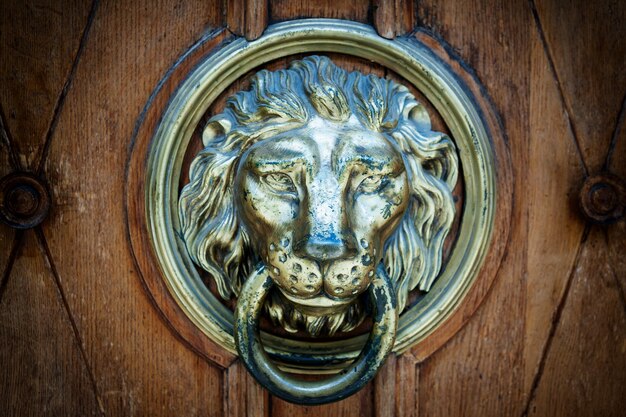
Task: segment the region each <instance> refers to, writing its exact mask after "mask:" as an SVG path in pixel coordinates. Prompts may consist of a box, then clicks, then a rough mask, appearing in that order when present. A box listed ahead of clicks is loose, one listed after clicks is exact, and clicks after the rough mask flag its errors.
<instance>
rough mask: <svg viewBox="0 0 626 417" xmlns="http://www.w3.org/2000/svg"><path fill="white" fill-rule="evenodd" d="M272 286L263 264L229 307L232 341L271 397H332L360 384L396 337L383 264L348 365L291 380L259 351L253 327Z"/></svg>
mask: <svg viewBox="0 0 626 417" xmlns="http://www.w3.org/2000/svg"><path fill="white" fill-rule="evenodd" d="M273 285H274V281H273V280H272V279H271V278H270V276H269V275H268V273H267V271H266V269H265V267H264V266H263V267H260V268H259V269H257V270H256V271H255V272H254V273H253V274H252V275H251V276H250V277H249V278H248V279H247V280H246V282H245V283H244V285H243V288H242V290H241V293H240V295H239V299H238V301H237V308H236V310H235V344H236V345H237V350H238V352H239V357H240V358H241V360H242V361H243V363H244V365H245V366H246V368H247V369H248V371H249V372H250V373H251V374H252V376H253V377H254V378H255V379H256V380H257V382H259V384H261V385H262V386H264V387H265V388H267V389H268V390H269V391H270V392H271V393H272V394H273V395H276V396H278V397H280V398H282V399H284V400H286V401H289V402H292V403H297V404H304V405H316V404H325V403H329V402H333V401H338V400H341V399H343V398H346V397H348V396H350V395H352V394H354V393H355V392H357V391H358V390H360V389H361V388H363V386H364V385H365V384H367V383H368V382H369V381H370V380H371V379H372V378H373V377H374V375H376V372H377V371H378V368H380V366H381V365H382V364H383V363H384V362H385V359H386V358H387V355H388V354H389V352H391V349H392V348H393V344H394V341H395V338H396V330H397V326H398V309H397V306H396V296H395V291H394V289H393V285H392V284H391V280H390V279H389V276H388V275H387V271H385V268H384V266H383V265H382V264H380V265H379V266H378V268H377V270H376V274H375V276H374V277H372V281H371V283H370V286H369V288H368V291H369V295H370V297H369V298H370V301H371V303H372V307H373V313H374V317H373V322H374V324H373V326H372V331H371V333H370V335H369V338H368V340H367V343H366V344H365V347H364V348H363V350H362V351H361V354H360V355H359V357H358V358H357V359H356V360H355V361H354V362H353V363H352V364H351V365H350V366H348V367H347V368H345V369H344V370H342V371H340V372H339V373H338V374H336V375H333V376H332V377H330V378H327V379H324V380H321V381H302V380H298V379H295V378H293V377H291V376H289V375H288V374H286V373H284V372H282V371H281V370H280V369H278V367H277V366H276V365H275V364H273V363H272V362H271V360H270V358H269V357H268V355H267V353H265V350H264V349H263V344H262V342H261V337H260V334H259V330H258V324H259V315H260V313H261V310H262V307H263V302H264V300H265V297H266V296H267V295H268V293H269V291H270V289H271V288H272V286H273Z"/></svg>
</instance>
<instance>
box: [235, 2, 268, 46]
mask: <svg viewBox="0 0 626 417" xmlns="http://www.w3.org/2000/svg"><path fill="white" fill-rule="evenodd" d="M225 7H226V27H227V28H228V30H230V31H231V32H232V33H233V34H235V35H237V36H244V37H245V38H246V39H248V40H250V41H251V40H255V39H256V38H258V37H259V36H261V34H262V33H263V31H264V30H265V28H266V27H267V23H268V21H269V11H268V1H267V0H229V1H227V2H226V6H225Z"/></svg>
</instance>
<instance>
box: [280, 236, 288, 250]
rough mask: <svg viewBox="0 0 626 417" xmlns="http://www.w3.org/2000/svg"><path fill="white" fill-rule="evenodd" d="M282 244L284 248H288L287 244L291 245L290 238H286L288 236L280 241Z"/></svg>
mask: <svg viewBox="0 0 626 417" xmlns="http://www.w3.org/2000/svg"><path fill="white" fill-rule="evenodd" d="M280 245H281V246H282V247H283V248H286V247H287V246H289V239H288V238H286V237H284V238H283V239H282V240H281V241H280Z"/></svg>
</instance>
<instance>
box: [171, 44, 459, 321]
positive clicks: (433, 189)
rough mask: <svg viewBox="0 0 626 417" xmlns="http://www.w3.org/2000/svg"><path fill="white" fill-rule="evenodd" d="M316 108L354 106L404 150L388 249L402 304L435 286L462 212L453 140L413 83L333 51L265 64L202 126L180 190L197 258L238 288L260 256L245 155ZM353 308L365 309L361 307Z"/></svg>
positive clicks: (223, 287)
mask: <svg viewBox="0 0 626 417" xmlns="http://www.w3.org/2000/svg"><path fill="white" fill-rule="evenodd" d="M315 116H319V117H322V118H324V119H327V120H330V121H334V122H339V123H341V122H345V121H347V120H348V118H350V117H352V116H355V117H356V118H357V119H358V121H359V122H360V123H361V125H362V126H363V128H364V129H368V130H371V131H374V132H379V133H381V134H383V135H384V136H385V137H386V138H387V140H389V142H391V143H392V144H394V145H395V146H396V147H397V149H398V150H399V151H400V152H401V154H402V157H403V160H404V164H405V167H406V170H407V173H408V180H409V186H410V196H411V198H410V202H409V205H408V207H407V209H406V211H405V213H404V217H403V219H402V221H401V223H400V224H399V225H398V227H397V229H396V231H395V232H394V233H393V235H392V236H391V237H390V238H389V239H388V240H387V241H386V242H385V246H384V250H383V257H382V259H381V261H382V262H383V263H384V265H385V267H386V269H387V272H388V274H389V276H390V278H391V280H392V282H393V283H394V285H395V290H396V294H397V297H398V307H399V311H402V310H403V309H404V307H405V306H406V302H407V297H408V294H409V292H410V291H411V290H413V289H415V288H419V289H420V290H422V291H428V290H429V289H430V288H431V286H432V284H433V282H434V281H435V278H436V277H437V275H438V273H439V270H440V268H441V262H442V248H443V243H444V240H445V238H446V236H447V235H448V232H449V231H450V227H451V225H452V222H453V220H454V213H455V208H454V201H453V197H452V189H453V188H454V186H455V184H456V181H457V173H458V166H457V165H458V162H457V156H456V151H455V146H454V144H453V143H452V141H451V140H450V138H449V137H448V136H446V135H445V134H443V133H439V132H434V131H432V130H431V124H430V118H429V116H428V113H427V111H426V108H425V107H424V106H423V105H422V104H420V103H419V102H418V101H417V100H416V99H415V98H414V97H413V95H412V94H411V93H410V92H409V91H408V89H407V88H406V87H404V86H402V85H399V84H397V83H395V82H393V81H391V80H387V79H382V78H379V77H376V76H374V75H364V74H361V73H358V72H347V71H346V70H344V69H342V68H339V67H337V66H336V65H335V64H333V63H332V62H331V61H330V59H329V58H327V57H322V56H310V57H307V58H304V59H302V60H300V61H294V62H293V63H292V64H291V66H290V67H289V68H288V69H283V70H278V71H273V72H270V71H266V70H263V71H260V72H258V73H257V74H256V75H255V76H254V77H253V79H252V81H251V86H250V88H249V90H248V91H241V92H239V93H237V94H235V95H233V96H232V97H230V98H229V99H228V101H227V103H226V108H225V109H224V111H223V112H222V113H220V114H218V115H216V116H214V117H213V118H211V119H210V120H209V122H208V123H207V125H206V127H205V129H204V131H203V134H202V142H203V145H204V149H203V150H202V151H200V152H199V153H198V155H197V156H196V157H195V159H194V161H193V162H192V164H191V166H190V181H189V183H188V184H187V185H186V186H185V187H184V188H183V190H182V192H181V196H180V201H179V203H180V205H179V214H180V228H181V230H180V236H182V238H183V240H184V242H185V245H186V247H187V250H188V252H189V254H190V256H191V258H192V260H193V261H194V262H195V263H197V264H198V265H199V266H200V267H202V268H203V269H204V270H206V271H207V272H208V273H209V274H210V275H211V276H212V278H213V279H214V280H215V283H216V284H217V289H218V291H219V294H220V295H221V297H223V298H224V299H230V298H231V297H232V296H233V295H235V296H237V295H238V294H239V290H240V288H241V286H242V284H243V282H244V281H245V279H246V278H247V277H248V276H249V275H250V273H251V272H252V271H253V269H254V268H255V266H256V264H257V263H258V262H259V259H258V257H257V255H256V254H255V253H254V251H253V249H252V246H251V238H253V237H251V236H249V233H248V232H247V231H246V230H245V228H244V226H243V225H242V224H240V221H239V218H238V215H237V209H236V207H235V204H234V201H235V200H234V196H235V193H237V192H238V190H236V189H234V180H235V177H236V172H237V169H238V164H239V161H240V159H241V157H242V155H243V154H244V152H245V151H246V150H247V149H249V148H250V146H252V145H253V144H255V143H258V142H261V141H264V140H271V138H272V137H273V136H275V135H276V134H278V133H280V132H284V131H286V130H290V129H296V128H300V127H302V126H304V125H305V124H307V123H308V122H309V121H310V120H311V118H313V117H315ZM271 299H272V300H273V301H272V302H277V301H276V299H275V297H272V298H271ZM346 314H348V315H352V316H354V315H357V314H360V307H359V308H357V309H356V310H355V311H351V312H348V313H346ZM274 319H275V321H276V320H278V321H280V320H281V319H284V318H283V317H274ZM343 319H345V317H339V318H337V319H336V323H334V324H333V325H332V327H335V328H340V329H341V330H344V331H345V330H346V329H349V328H351V327H354V325H353V326H348V327H346V326H344V327H341V326H340V323H339V322H341V321H342V320H343ZM352 322H353V324H354V323H356V322H360V321H358V320H356V321H355V320H352ZM292 324H293V323H292ZM318 327H319V326H318Z"/></svg>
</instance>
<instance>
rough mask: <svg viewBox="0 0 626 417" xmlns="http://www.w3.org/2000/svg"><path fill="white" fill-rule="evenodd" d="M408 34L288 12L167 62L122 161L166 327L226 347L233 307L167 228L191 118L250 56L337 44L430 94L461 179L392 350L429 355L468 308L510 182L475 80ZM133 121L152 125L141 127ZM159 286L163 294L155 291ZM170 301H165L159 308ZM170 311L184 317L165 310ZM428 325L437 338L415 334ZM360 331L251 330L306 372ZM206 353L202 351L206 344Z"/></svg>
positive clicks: (494, 249) (428, 42)
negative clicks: (391, 36) (456, 210)
mask: <svg viewBox="0 0 626 417" xmlns="http://www.w3.org/2000/svg"><path fill="white" fill-rule="evenodd" d="M419 37H420V36H418V37H405V38H397V39H395V40H387V39H384V38H381V37H379V36H378V35H377V34H376V33H375V31H374V30H373V29H372V28H371V27H369V26H366V25H363V24H359V23H354V22H347V21H341V20H330V19H307V20H299V21H291V22H285V23H280V24H276V25H273V26H270V27H268V29H267V31H266V32H265V34H264V35H263V36H262V37H261V38H259V39H258V40H256V41H253V42H248V41H246V40H245V39H243V38H239V39H234V40H232V41H228V42H224V43H223V44H221V45H219V46H218V47H216V48H214V49H213V50H212V51H211V52H210V53H209V54H207V55H204V56H202V57H201V58H200V59H199V61H198V62H197V64H196V65H195V67H194V68H193V69H191V70H189V66H188V65H187V66H184V65H179V66H178V67H177V69H176V70H177V71H184V70H186V71H189V72H188V73H187V74H188V75H187V76H186V78H185V79H184V80H183V81H182V82H181V83H180V84H179V85H177V86H174V85H173V84H175V81H173V80H171V79H170V78H167V77H166V80H165V82H164V84H168V83H169V84H172V85H170V89H169V91H172V89H173V88H174V87H176V91H175V93H174V94H173V95H172V96H171V98H169V103H168V104H167V106H165V110H164V111H163V110H162V109H161V111H162V113H159V109H158V108H154V107H150V106H148V107H147V111H146V112H147V113H148V114H147V115H146V117H144V118H143V119H142V120H140V122H139V124H138V134H137V136H136V143H135V149H134V150H133V155H132V156H131V160H130V168H129V188H128V196H127V198H128V200H127V203H128V207H129V229H130V234H131V239H132V241H133V250H134V251H135V255H136V258H139V259H138V264H139V266H140V269H141V270H142V276H143V279H144V281H145V282H146V286H147V288H148V290H149V291H150V292H151V293H152V296H153V298H154V300H155V301H156V304H157V306H158V307H159V309H160V310H161V311H162V312H163V313H164V315H165V316H166V318H167V319H168V321H169V322H170V324H172V326H173V327H174V328H175V330H176V331H177V332H178V333H179V334H181V336H182V337H183V338H184V339H185V340H186V341H188V342H189V343H190V344H191V346H192V347H194V348H195V349H196V350H198V351H200V352H201V353H206V352H202V351H203V350H204V349H205V348H206V343H204V342H203V341H202V338H203V337H204V336H206V337H208V338H209V339H210V340H211V341H213V342H215V343H216V344H217V345H220V346H221V347H222V348H223V349H225V350H226V351H227V352H230V353H231V354H234V352H236V349H235V345H234V339H233V313H232V311H231V310H229V309H228V308H227V307H226V306H225V305H224V304H222V303H221V302H220V301H219V300H218V299H217V298H216V296H215V295H214V294H212V293H211V292H210V291H209V289H208V288H207V286H206V285H205V283H204V282H203V280H202V278H201V276H200V274H199V273H198V271H197V269H196V267H195V266H194V264H193V262H192V261H191V259H190V258H189V256H188V254H187V252H186V249H185V247H184V243H183V242H182V240H181V239H180V237H179V234H178V230H179V224H178V215H177V213H178V200H179V194H178V193H179V181H180V176H181V170H182V166H183V159H184V156H185V152H186V150H187V148H188V146H189V143H190V140H191V138H192V135H193V132H194V130H195V129H196V127H197V126H198V124H199V123H200V122H201V118H202V116H203V115H204V114H205V113H206V111H207V109H208V108H209V106H211V104H212V103H213V102H214V101H215V100H216V98H217V97H218V96H219V95H220V94H221V93H222V92H223V91H224V90H225V89H226V88H227V87H228V86H229V85H231V84H232V83H233V82H235V81H237V80H238V79H239V78H240V77H242V76H243V75H244V74H246V73H248V72H249V71H252V70H254V69H255V68H257V67H259V66H260V65H263V64H265V63H267V62H269V61H272V60H275V59H278V58H282V57H287V56H289V55H293V54H307V53H315V54H323V53H341V54H345V55H352V56H356V57H359V58H363V59H367V60H371V61H372V62H376V63H377V64H380V65H382V66H384V67H386V68H389V69H390V70H392V71H394V72H395V73H397V74H399V75H400V76H401V77H403V78H404V79H405V80H406V81H407V82H408V83H411V84H412V85H413V86H414V87H415V88H416V89H417V90H419V92H420V93H422V94H423V95H424V96H425V97H426V98H427V99H428V100H429V101H430V102H431V103H432V105H433V106H434V107H435V108H436V110H437V111H438V112H439V113H440V115H441V116H442V118H443V119H444V121H445V123H446V124H447V126H448V127H449V129H450V132H451V138H452V139H453V140H454V142H455V144H456V146H457V149H458V154H459V159H460V162H461V166H462V172H463V181H464V185H465V196H464V198H465V200H464V206H463V209H462V213H461V224H460V228H459V232H458V237H457V240H456V242H455V244H454V247H453V249H452V252H451V254H450V257H449V259H448V261H447V263H446V264H445V265H444V266H443V267H442V270H441V272H440V275H439V277H438V278H437V280H436V282H435V283H434V285H433V287H432V289H431V290H430V291H429V292H428V293H427V294H426V295H425V296H424V297H422V298H421V299H420V300H419V302H417V303H416V304H415V305H413V306H412V307H411V308H410V309H408V310H406V311H405V312H404V313H403V314H402V315H401V316H400V322H399V326H398V334H397V339H396V344H395V346H394V351H395V352H403V351H405V350H407V349H409V348H411V347H412V346H415V345H417V349H419V348H420V346H422V347H423V349H422V350H423V354H424V355H427V354H429V353H431V352H432V351H433V350H435V349H436V348H438V347H439V346H440V345H441V344H442V343H444V342H445V341H446V340H448V339H449V337H450V336H451V335H452V334H454V332H456V331H457V330H458V329H459V328H460V327H461V326H462V325H463V323H464V322H465V321H466V320H467V317H468V316H469V315H470V314H471V313H472V312H473V311H474V309H475V308H476V307H477V305H478V303H479V302H480V300H481V299H482V298H483V297H484V295H485V294H486V292H487V289H488V288H489V286H490V284H491V282H492V280H493V277H494V276H495V272H496V270H497V266H498V264H499V262H500V260H501V257H502V254H503V251H504V247H505V245H506V240H507V235H508V221H509V217H510V204H509V200H510V181H511V178H510V168H509V165H508V154H507V150H506V147H505V144H504V140H503V137H502V132H501V131H500V126H499V124H498V122H497V119H496V118H495V116H494V114H493V111H492V110H491V107H490V105H489V103H488V100H486V99H485V98H484V97H483V96H482V88H481V87H480V85H479V84H478V83H477V82H476V80H475V79H474V78H473V77H472V76H471V75H470V74H468V73H467V72H466V71H465V70H464V67H463V66H462V65H460V64H459V63H458V62H457V61H455V60H453V59H451V58H450V57H449V56H447V52H446V51H445V49H444V48H442V47H441V45H439V44H437V42H436V41H435V40H433V39H432V38H430V37H428V36H422V39H418V38H419ZM185 59H186V57H183V60H182V61H181V63H183V62H184V60H185ZM182 67H185V68H182ZM168 75H169V74H168ZM160 87H162V86H160ZM164 90H165V89H163V88H159V89H158V90H157V91H156V93H155V94H156V95H157V96H159V95H160V96H163V95H164V94H166V92H165V91H164ZM161 102H162V103H165V100H164V99H161ZM148 116H149V117H148ZM159 118H160V122H157V121H156V120H158V119H159ZM142 123H143V124H146V123H148V124H150V126H154V128H155V130H154V131H151V130H150V129H149V128H142ZM152 132H153V135H152V134H151V133H152ZM146 141H150V144H149V145H147V144H146V143H145V142H146ZM138 216H139V217H138ZM141 216H144V217H143V218H142V217H141ZM137 233H146V234H147V235H148V238H149V239H145V237H138V236H133V235H134V234H137ZM147 240H148V241H149V245H150V247H149V248H147V247H146V241H147ZM494 240H495V241H494ZM148 252H149V253H148ZM146 258H147V259H148V261H147V262H146V261H145V259H146ZM150 260H155V261H156V262H157V263H158V266H159V272H160V273H159V277H158V278H157V277H154V272H153V271H154V270H153V269H151V268H152V267H151V266H150V265H148V264H149V262H150ZM154 280H157V281H158V280H161V281H158V282H155V281H154ZM479 280H481V283H480V285H477V282H478V281H479ZM163 284H164V285H163ZM163 289H164V290H165V291H167V294H162V293H161V292H162V291H163ZM157 293H158V294H157ZM468 293H472V295H471V297H467V295H468ZM172 300H174V302H175V304H176V306H177V307H175V308H173V307H172V306H171V305H168V306H166V305H165V304H167V303H170V304H171V301H172ZM468 300H469V301H468ZM465 303H469V304H468V305H464V304H465ZM181 312H182V313H183V314H184V315H185V318H180V317H172V315H177V314H180V313H181ZM187 320H188V321H190V322H191V323H193V326H195V328H196V329H199V330H200V331H201V333H202V335H204V336H199V335H198V334H197V332H194V331H193V330H192V329H188V328H187V329H185V328H182V327H185V326H184V325H183V326H181V323H185V322H187ZM436 333H437V336H436V339H437V341H436V342H434V343H432V342H431V343H426V340H427V339H428V338H429V336H430V337H434V336H433V335H434V334H436ZM366 338H367V335H361V336H357V337H352V338H349V339H344V340H341V341H331V342H329V341H324V342H315V341H306V342H303V341H300V340H292V339H288V338H282V337H278V336H274V335H270V334H263V340H264V342H263V343H264V345H265V346H266V348H267V349H268V352H269V353H271V354H272V355H273V356H274V358H275V359H277V360H278V361H279V362H281V363H282V366H283V367H284V368H286V369H291V370H299V371H311V370H313V369H320V367H321V366H322V364H324V365H325V366H324V370H329V369H337V368H341V367H342V366H344V363H345V362H347V361H350V360H353V359H354V358H355V357H356V356H357V355H358V353H359V351H360V349H361V347H362V346H363V345H364V344H365V341H366ZM207 356H208V357H213V356H212V355H211V354H210V353H208V354H207ZM420 356H423V355H421V354H420V355H418V357H420ZM329 364H331V365H329Z"/></svg>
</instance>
